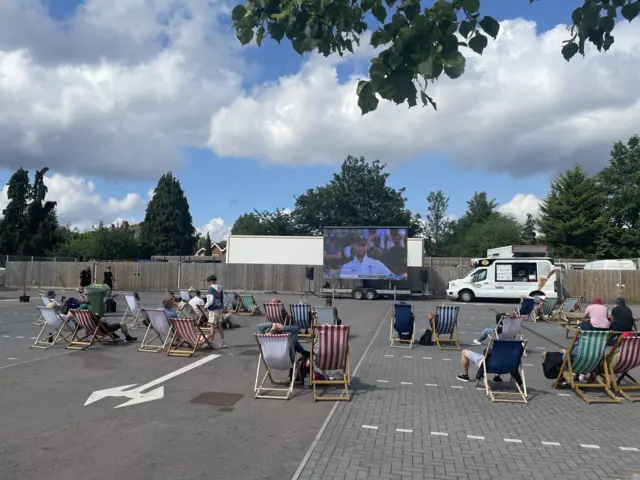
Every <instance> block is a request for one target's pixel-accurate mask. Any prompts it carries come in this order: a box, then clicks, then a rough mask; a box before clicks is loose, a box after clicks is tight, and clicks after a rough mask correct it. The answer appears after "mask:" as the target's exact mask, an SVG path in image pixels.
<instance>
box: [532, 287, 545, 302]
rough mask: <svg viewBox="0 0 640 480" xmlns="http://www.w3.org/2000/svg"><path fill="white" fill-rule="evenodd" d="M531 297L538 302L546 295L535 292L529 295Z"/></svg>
mask: <svg viewBox="0 0 640 480" xmlns="http://www.w3.org/2000/svg"><path fill="white" fill-rule="evenodd" d="M529 296H530V297H533V298H534V299H535V301H536V302H537V301H538V300H539V298H540V297H544V293H542V292H540V291H538V290H536V291H535V292H531V293H530V294H529Z"/></svg>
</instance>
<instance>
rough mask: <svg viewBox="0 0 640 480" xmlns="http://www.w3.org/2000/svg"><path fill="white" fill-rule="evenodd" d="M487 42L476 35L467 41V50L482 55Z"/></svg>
mask: <svg viewBox="0 0 640 480" xmlns="http://www.w3.org/2000/svg"><path fill="white" fill-rule="evenodd" d="M488 43H489V40H488V39H487V37H485V36H484V35H482V34H481V33H479V32H478V33H476V34H475V36H474V37H473V38H472V39H471V40H469V48H470V49H471V50H473V51H474V52H476V53H477V54H478V55H482V52H484V49H485V48H487V44H488Z"/></svg>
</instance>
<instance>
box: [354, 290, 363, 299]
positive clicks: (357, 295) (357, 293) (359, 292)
mask: <svg viewBox="0 0 640 480" xmlns="http://www.w3.org/2000/svg"><path fill="white" fill-rule="evenodd" d="M351 296H352V297H353V298H354V299H356V300H362V299H363V298H364V292H363V291H362V290H361V289H359V288H354V289H353V291H352V292H351Z"/></svg>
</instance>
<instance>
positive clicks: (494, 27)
mask: <svg viewBox="0 0 640 480" xmlns="http://www.w3.org/2000/svg"><path fill="white" fill-rule="evenodd" d="M480 27H482V30H484V32H485V33H486V34H487V35H489V36H490V37H492V38H494V39H495V38H496V37H497V36H498V33H499V32H500V24H499V23H498V21H497V20H496V19H495V18H493V17H489V16H485V17H484V18H483V19H482V20H480Z"/></svg>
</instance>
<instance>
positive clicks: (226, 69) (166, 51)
mask: <svg viewBox="0 0 640 480" xmlns="http://www.w3.org/2000/svg"><path fill="white" fill-rule="evenodd" d="M228 14H229V12H228V7H227V5H226V4H225V3H224V2H223V1H222V0H219V1H215V0H214V1H211V0H145V1H141V0H118V1H117V2H115V3H114V2H113V1H111V0H86V1H85V2H84V3H81V4H80V5H79V6H78V7H77V10H76V12H75V15H74V16H73V18H72V19H71V20H69V21H67V22H64V23H57V22H55V21H54V20H52V19H50V18H49V17H48V16H47V13H46V11H45V8H44V7H43V6H42V4H41V3H40V0H20V1H19V2H16V1H10V2H0V111H2V115H1V116H0V158H1V159H2V161H1V162H2V163H1V164H0V166H4V167H7V168H9V169H14V168H17V167H19V166H24V167H25V168H40V167H42V166H43V165H46V166H48V167H50V168H52V169H53V170H55V171H59V172H61V173H65V174H69V173H71V174H77V173H81V174H82V175H99V176H102V177H111V178H125V179H136V178H156V177H157V175H158V172H159V171H160V172H164V171H167V170H170V169H175V168H176V167H179V166H180V165H181V154H180V149H181V148H183V147H197V146H204V144H205V142H206V140H207V137H208V133H209V132H208V123H209V120H210V117H211V114H212V112H214V111H216V110H217V109H218V108H219V107H220V106H222V105H224V104H226V103H227V102H228V101H229V100H228V99H230V98H233V97H234V96H235V94H236V93H237V91H238V88H239V84H240V81H241V80H240V79H241V76H240V75H239V74H238V73H236V72H242V71H243V66H242V62H241V61H240V60H239V58H240V57H238V55H237V53H238V52H239V50H240V45H239V42H238V41H237V40H236V39H235V38H234V37H233V36H232V35H231V33H230V32H228V31H226V30H225V29H223V28H221V26H220V24H219V22H218V18H219V16H221V15H222V16H224V17H225V19H228Z"/></svg>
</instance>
